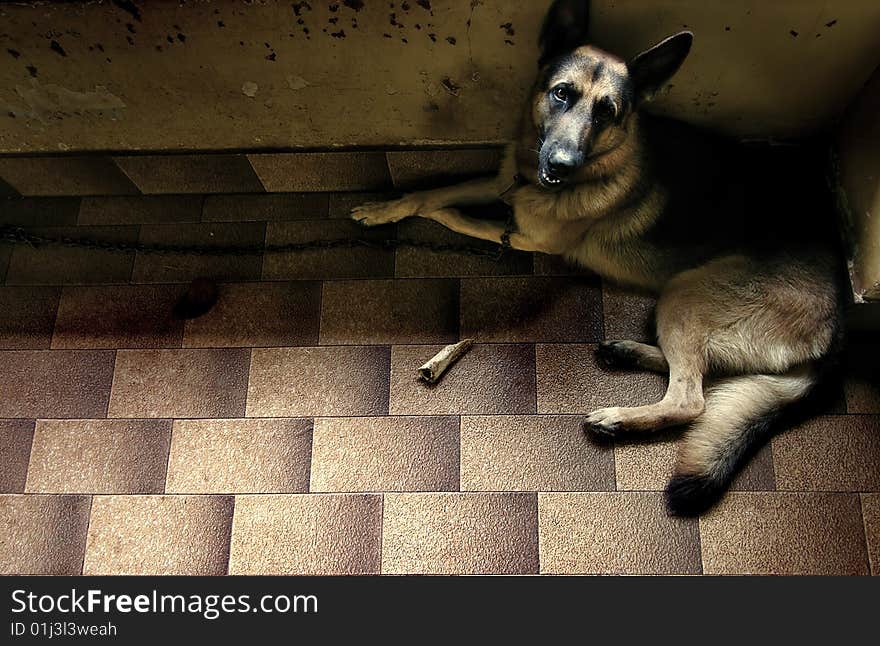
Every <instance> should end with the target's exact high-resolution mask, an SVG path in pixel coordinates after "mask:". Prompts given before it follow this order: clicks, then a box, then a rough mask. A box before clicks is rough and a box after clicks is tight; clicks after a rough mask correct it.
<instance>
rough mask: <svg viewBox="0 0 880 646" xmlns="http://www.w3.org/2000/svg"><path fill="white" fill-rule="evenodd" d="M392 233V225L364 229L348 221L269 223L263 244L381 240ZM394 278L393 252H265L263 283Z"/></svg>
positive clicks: (392, 234)
mask: <svg viewBox="0 0 880 646" xmlns="http://www.w3.org/2000/svg"><path fill="white" fill-rule="evenodd" d="M394 230H395V229H394V227H393V226H384V227H376V228H373V229H366V228H364V227H361V226H360V225H358V224H357V223H356V222H353V221H350V220H312V221H302V222H270V223H269V225H268V228H267V229H266V242H267V244H290V243H303V242H311V241H313V240H332V239H337V238H342V239H365V240H373V241H381V240H385V239H393V238H394V237H395V234H394ZM393 275H394V253H393V252H391V251H385V250H384V249H374V248H367V247H354V248H345V247H343V248H339V249H313V250H308V251H302V252H297V253H267V254H266V257H265V260H264V262H263V279H264V280H292V279H302V278H307V279H316V280H332V279H334V278H336V279H338V278H384V277H389V278H390V277H391V276H393Z"/></svg>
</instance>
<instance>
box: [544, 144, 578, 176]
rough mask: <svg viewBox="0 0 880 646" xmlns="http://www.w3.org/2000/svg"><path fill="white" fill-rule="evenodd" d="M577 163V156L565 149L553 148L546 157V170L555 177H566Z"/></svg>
mask: <svg viewBox="0 0 880 646" xmlns="http://www.w3.org/2000/svg"><path fill="white" fill-rule="evenodd" d="M577 165H578V162H577V156H576V155H574V154H572V153H570V152H568V151H565V150H554V151H553V152H552V153H550V157H548V158H547V170H549V171H550V172H551V173H552V174H553V175H555V176H556V177H568V175H570V174H571V172H572V171H573V170H574V169H575V168H577Z"/></svg>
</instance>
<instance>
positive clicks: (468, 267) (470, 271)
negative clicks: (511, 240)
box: [395, 218, 532, 278]
mask: <svg viewBox="0 0 880 646" xmlns="http://www.w3.org/2000/svg"><path fill="white" fill-rule="evenodd" d="M397 237H398V238H401V239H411V240H417V241H423V242H433V243H439V244H455V245H465V246H467V247H476V248H479V249H486V250H488V251H492V252H495V251H498V249H499V245H497V244H494V243H492V242H484V241H481V240H476V239H474V238H469V237H467V236H463V235H460V234H458V233H453V232H452V231H450V230H449V229H447V228H446V227H444V226H442V225H440V224H437V223H436V222H431V221H429V220H424V219H421V218H409V219H407V220H402V221H401V222H398V224H397ZM531 273H532V256H531V254H527V253H523V252H521V251H507V252H505V253H504V254H503V255H502V256H501V257H500V258H499V259H496V258H494V257H492V258H490V257H486V256H473V255H468V254H464V253H453V252H441V251H429V250H427V249H419V248H406V247H402V248H400V249H398V250H397V263H396V266H395V275H396V276H398V277H402V278H421V277H427V278H431V277H441V278H443V277H455V276H506V275H512V274H518V275H531Z"/></svg>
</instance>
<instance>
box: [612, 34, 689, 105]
mask: <svg viewBox="0 0 880 646" xmlns="http://www.w3.org/2000/svg"><path fill="white" fill-rule="evenodd" d="M693 42H694V35H693V34H692V33H691V32H689V31H682V32H679V33H677V34H675V35H674V36H670V37H669V38H667V39H665V40H661V41H660V42H659V43H657V44H656V45H654V46H653V47H651V48H650V49H648V50H645V51H644V52H642V53H641V54H639V55H638V56H636V57H635V58H634V59H632V60H631V61H630V62H629V63H627V64H626V67H627V69H628V70H629V77H630V79H631V80H632V83H633V87H634V88H635V92H636V100H637V101H646V100H648V99H650V98H651V97H652V96H654V94H655V93H656V92H657V90H659V89H660V88H661V87H662V86H663V84H664V83H666V81H668V80H669V79H670V78H672V75H673V74H675V73H676V72H677V71H678V68H679V67H681V64H682V63H683V62H684V59H685V58H687V55H688V52H690V51H691V44H692V43H693Z"/></svg>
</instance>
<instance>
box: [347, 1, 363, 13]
mask: <svg viewBox="0 0 880 646" xmlns="http://www.w3.org/2000/svg"><path fill="white" fill-rule="evenodd" d="M342 4H344V5H345V6H346V7H348V8H349V9H354V10H355V11H360V10H361V9H363V8H364V3H363V2H362V1H361V0H342Z"/></svg>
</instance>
